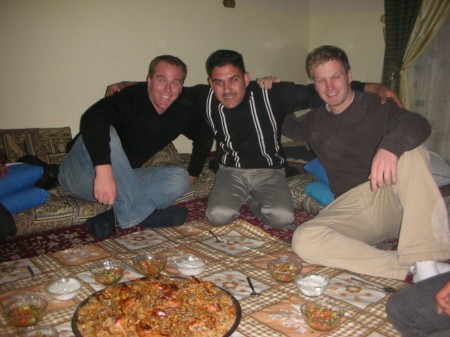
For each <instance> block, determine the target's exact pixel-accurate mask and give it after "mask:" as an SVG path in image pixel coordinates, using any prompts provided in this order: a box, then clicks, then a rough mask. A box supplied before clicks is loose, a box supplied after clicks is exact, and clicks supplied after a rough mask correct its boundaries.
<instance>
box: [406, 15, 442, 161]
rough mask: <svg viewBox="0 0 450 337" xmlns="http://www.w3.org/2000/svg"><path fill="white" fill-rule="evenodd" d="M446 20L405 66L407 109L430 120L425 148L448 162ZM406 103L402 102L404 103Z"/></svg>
mask: <svg viewBox="0 0 450 337" xmlns="http://www.w3.org/2000/svg"><path fill="white" fill-rule="evenodd" d="M448 41H450V19H447V20H446V22H445V24H444V25H443V26H442V28H441V29H440V30H439V32H438V33H437V35H436V36H435V37H434V39H433V41H432V42H431V43H430V45H429V46H428V47H427V49H426V50H425V51H424V52H423V54H422V55H421V56H420V57H419V58H418V59H417V60H416V61H415V62H414V63H413V64H412V65H411V66H410V67H409V68H408V70H407V78H408V90H409V102H408V103H409V104H406V105H408V106H409V109H410V110H412V111H416V112H419V113H420V114H422V115H423V116H425V117H426V118H427V119H428V120H429V121H430V123H431V125H432V127H433V131H432V134H431V137H430V138H429V139H428V140H427V143H426V145H427V147H428V149H430V150H432V151H434V152H437V153H438V154H440V155H441V156H442V157H443V158H444V159H445V160H446V161H447V162H450V89H449V87H448V86H447V85H448V84H447V83H448V79H449V78H450V44H449V43H448ZM405 103H406V102H405Z"/></svg>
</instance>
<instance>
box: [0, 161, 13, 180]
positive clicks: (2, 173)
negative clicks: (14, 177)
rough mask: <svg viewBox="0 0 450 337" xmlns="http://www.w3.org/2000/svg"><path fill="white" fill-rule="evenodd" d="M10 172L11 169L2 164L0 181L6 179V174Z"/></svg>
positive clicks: (0, 166)
mask: <svg viewBox="0 0 450 337" xmlns="http://www.w3.org/2000/svg"><path fill="white" fill-rule="evenodd" d="M9 172H11V170H10V169H9V167H8V166H6V165H3V164H1V163H0V179H1V178H4V177H5V175H6V173H9Z"/></svg>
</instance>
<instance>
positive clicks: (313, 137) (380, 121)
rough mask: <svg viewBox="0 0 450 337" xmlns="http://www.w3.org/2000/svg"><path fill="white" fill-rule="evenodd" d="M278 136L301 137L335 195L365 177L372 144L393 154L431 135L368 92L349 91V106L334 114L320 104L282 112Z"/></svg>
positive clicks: (413, 116)
mask: <svg viewBox="0 0 450 337" xmlns="http://www.w3.org/2000/svg"><path fill="white" fill-rule="evenodd" d="M282 131H283V134H284V135H286V136H287V137H290V138H292V139H294V140H301V141H307V142H308V143H309V145H310V146H311V148H312V150H313V151H314V152H315V154H316V155H317V157H318V158H319V160H320V162H321V163H322V165H323V166H324V168H325V170H326V172H327V175H328V179H329V182H330V187H331V190H332V191H333V193H334V194H335V195H336V197H337V196H339V195H341V194H343V193H345V192H347V191H348V190H350V189H351V188H353V187H355V186H358V185H360V184H361V183H363V182H366V181H367V180H368V176H369V174H370V166H371V163H372V159H373V156H374V154H375V152H376V150H377V149H378V148H383V149H385V150H388V151H390V152H392V153H394V154H396V155H397V156H398V157H400V156H401V155H402V154H403V153H404V152H405V151H410V150H412V149H414V148H416V147H417V146H419V145H420V144H422V143H423V142H424V141H425V140H426V139H427V138H428V136H429V135H430V133H431V126H430V124H429V123H428V121H427V120H426V119H425V118H424V117H422V116H421V115H419V114H417V113H413V112H410V111H408V110H405V109H403V108H400V107H398V106H397V105H396V104H395V103H394V102H393V101H391V100H388V102H387V103H386V104H381V102H380V98H379V97H378V96H377V95H375V94H371V93H361V92H356V91H355V98H354V100H353V102H352V104H351V105H350V106H349V107H348V108H347V109H346V110H344V111H343V112H342V113H340V114H338V115H334V114H331V113H330V112H328V111H327V109H326V107H325V105H322V106H321V107H319V108H317V109H314V110H311V111H310V112H309V113H307V114H306V115H305V116H303V117H302V118H301V119H300V120H296V119H295V117H294V116H292V115H291V116H288V117H287V118H286V119H285V121H284V124H283V129H282Z"/></svg>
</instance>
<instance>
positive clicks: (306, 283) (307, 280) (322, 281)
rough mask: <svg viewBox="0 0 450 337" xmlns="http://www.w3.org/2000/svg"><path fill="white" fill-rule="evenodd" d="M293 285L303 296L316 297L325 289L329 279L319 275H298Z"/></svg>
mask: <svg viewBox="0 0 450 337" xmlns="http://www.w3.org/2000/svg"><path fill="white" fill-rule="evenodd" d="M295 284H296V285H297V288H298V289H299V290H300V291H301V292H302V294H303V295H305V296H309V297H317V296H320V295H322V293H323V292H324V291H325V289H327V287H328V285H329V284H330V279H329V278H328V277H326V276H325V275H321V274H305V275H298V276H297V277H296V278H295Z"/></svg>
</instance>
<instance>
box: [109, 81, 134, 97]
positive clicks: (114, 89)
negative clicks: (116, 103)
mask: <svg viewBox="0 0 450 337" xmlns="http://www.w3.org/2000/svg"><path fill="white" fill-rule="evenodd" d="M135 83H137V82H132V81H123V82H118V83H114V84H111V85H108V86H107V87H106V92H105V97H108V96H112V95H114V94H115V93H118V92H120V91H121V90H122V89H124V88H126V87H128V86H130V85H132V84H135Z"/></svg>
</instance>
